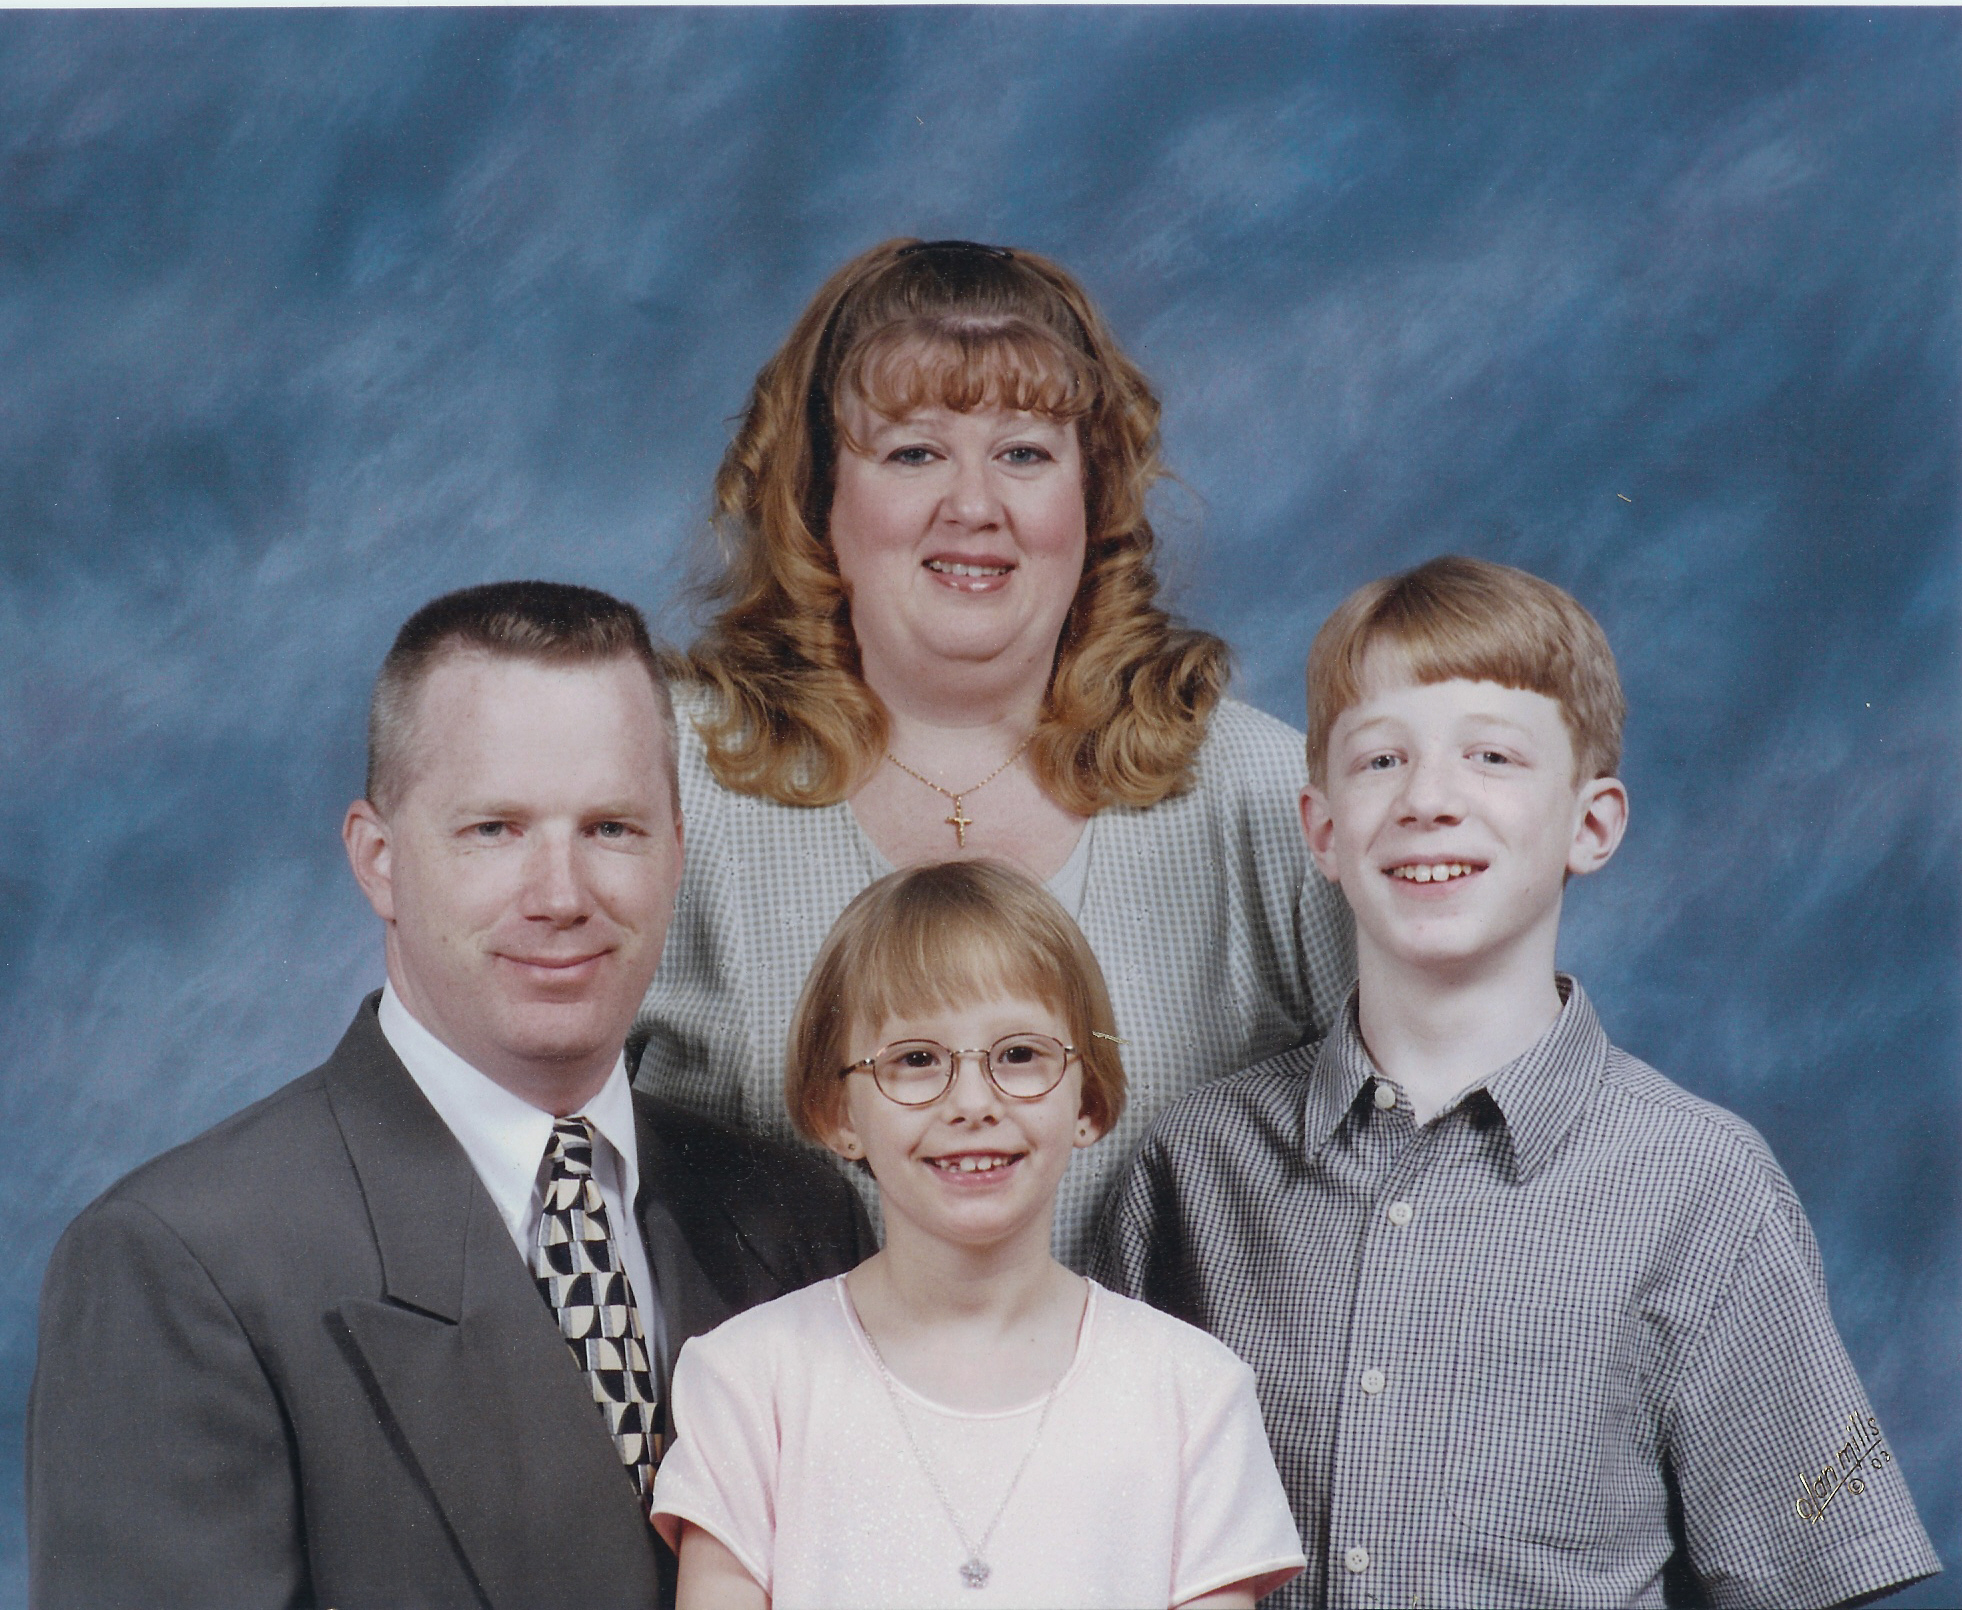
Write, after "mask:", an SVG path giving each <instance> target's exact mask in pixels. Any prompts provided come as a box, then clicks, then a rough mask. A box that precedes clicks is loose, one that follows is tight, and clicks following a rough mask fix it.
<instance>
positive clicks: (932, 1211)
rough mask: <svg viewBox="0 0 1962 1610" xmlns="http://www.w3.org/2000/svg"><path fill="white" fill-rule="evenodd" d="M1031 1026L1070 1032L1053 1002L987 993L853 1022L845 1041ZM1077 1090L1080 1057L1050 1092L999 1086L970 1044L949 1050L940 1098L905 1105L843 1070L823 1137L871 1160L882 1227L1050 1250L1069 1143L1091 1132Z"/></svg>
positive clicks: (959, 1039)
mask: <svg viewBox="0 0 1962 1610" xmlns="http://www.w3.org/2000/svg"><path fill="white" fill-rule="evenodd" d="M1030 1033H1033V1034H1046V1035H1048V1036H1050V1037H1051V1038H1052V1039H1056V1040H1060V1041H1062V1042H1064V1043H1065V1044H1068V1043H1069V1042H1070V1039H1071V1035H1070V1029H1069V1025H1068V1024H1067V1023H1066V1022H1065V1021H1064V1020H1063V1017H1062V1015H1061V1014H1060V1013H1059V1012H1058V1011H1057V1010H1056V1009H1055V1008H1054V1007H1051V1006H1045V1005H1043V1004H1042V1003H1040V1002H1038V1001H1034V1000H1030V999H1028V998H1026V997H1023V996H1016V995H996V996H990V997H987V998H985V999H981V1000H976V1001H972V1002H969V1003H966V1004H964V1005H962V1006H960V1007H950V1008H940V1009H935V1010H932V1011H928V1012H921V1013H917V1014H905V1015H901V1016H895V1017H890V1018H887V1019H886V1020H885V1021H884V1022H882V1023H879V1024H876V1025H870V1026H862V1029H861V1032H860V1033H858V1034H856V1035H855V1036H854V1038H853V1040H852V1042H851V1043H852V1045H853V1047H854V1049H856V1050H858V1051H859V1054H860V1055H862V1056H868V1057H869V1056H871V1055H872V1054H873V1053H874V1052H875V1051H877V1050H879V1049H880V1048H882V1047H884V1046H888V1045H891V1044H893V1043H894V1042H895V1041H899V1040H937V1041H939V1042H940V1044H942V1045H944V1046H947V1047H949V1048H951V1049H953V1050H957V1051H963V1052H966V1051H969V1050H970V1048H973V1047H980V1046H990V1045H993V1044H994V1043H995V1042H996V1041H997V1040H1000V1039H1002V1038H1004V1037H1005V1036H1009V1035H1016V1034H1030ZM1082 1091H1083V1070H1082V1065H1081V1062H1080V1060H1079V1059H1078V1058H1077V1057H1074V1056H1072V1057H1071V1058H1070V1059H1069V1066H1068V1068H1067V1069H1066V1071H1065V1072H1064V1074H1063V1079H1062V1082H1061V1083H1060V1084H1058V1085H1057V1086H1056V1088H1055V1089H1053V1090H1051V1091H1050V1092H1049V1093H1048V1094H1047V1095H1045V1096H1039V1097H1037V1098H1036V1099H1034V1100H1032V1101H1030V1100H1018V1099H1016V1098H1013V1097H1009V1096H1004V1095H1003V1094H1002V1093H1001V1092H1000V1091H999V1090H997V1089H996V1088H995V1086H994V1084H993V1082H992V1081H991V1080H990V1079H989V1078H988V1074H987V1070H986V1068H985V1066H984V1065H983V1058H982V1057H981V1056H980V1055H979V1054H978V1053H976V1054H970V1055H963V1056H961V1057H959V1058H957V1059H956V1069H955V1076H954V1081H953V1083H952V1085H951V1086H949V1088H948V1090H947V1092H946V1094H944V1095H943V1096H941V1097H940V1099H939V1100H938V1101H934V1102H931V1103H929V1104H927V1105H926V1106H923V1107H904V1106H901V1105H900V1104H899V1103H898V1102H896V1101H893V1100H891V1099H890V1098H888V1097H887V1096H886V1095H885V1094H884V1093H883V1092H882V1091H881V1090H880V1089H879V1086H878V1083H877V1081H875V1080H874V1078H873V1077H872V1073H871V1071H870V1069H868V1068H859V1069H857V1070H855V1071H853V1072H852V1073H849V1074H847V1075H846V1076H845V1101H844V1111H843V1114H842V1116H841V1118H840V1121H839V1124H838V1126H837V1129H836V1130H835V1131H834V1133H833V1134H832V1135H831V1136H830V1137H829V1139H830V1143H831V1146H832V1148H833V1150H835V1151H837V1152H838V1153H839V1154H840V1155H842V1156H845V1157H863V1158H864V1159H865V1160H866V1162H867V1163H868V1164H869V1165H870V1166H871V1169H872V1176H873V1178H874V1179H876V1180H877V1181H878V1182H879V1193H880V1199H881V1202H882V1205H883V1207H884V1211H885V1218H886V1224H887V1228H888V1234H889V1235H890V1234H892V1233H893V1232H895V1231H897V1232H898V1233H901V1234H904V1233H907V1232H908V1231H911V1232H915V1233H917V1234H919V1235H922V1236H924V1237H926V1238H928V1239H931V1240H935V1241H942V1242H947V1243H951V1244H956V1245H959V1246H962V1247H966V1248H975V1249H979V1248H984V1247H990V1246H995V1245H1000V1244H1004V1243H1007V1242H1012V1241H1015V1240H1017V1239H1020V1238H1022V1237H1028V1238H1030V1239H1031V1240H1032V1241H1033V1240H1038V1239H1039V1241H1040V1244H1041V1246H1042V1248H1043V1250H1044V1251H1047V1249H1048V1245H1049V1223H1050V1217H1051V1213H1052V1211H1053V1209H1054V1206H1055V1201H1056V1189H1057V1187H1058V1186H1059V1185H1060V1184H1061V1183H1062V1178H1063V1170H1064V1169H1065V1168H1066V1167H1067V1166H1068V1165H1069V1160H1070V1153H1071V1152H1072V1151H1073V1150H1074V1149H1075V1148H1077V1147H1079V1146H1089V1145H1091V1144H1093V1143H1094V1142H1095V1141H1096V1140H1097V1139H1098V1135H1099V1131H1098V1130H1097V1128H1096V1127H1095V1125H1093V1124H1092V1123H1091V1122H1090V1121H1089V1120H1088V1119H1086V1118H1084V1117H1083V1116H1082V1112H1081V1098H1082Z"/></svg>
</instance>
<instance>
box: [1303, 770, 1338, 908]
mask: <svg viewBox="0 0 1962 1610" xmlns="http://www.w3.org/2000/svg"><path fill="white" fill-rule="evenodd" d="M1301 833H1302V837H1304V838H1305V839H1307V841H1308V853H1309V854H1310V855H1312V856H1313V857H1314V858H1315V865H1316V866H1318V867H1320V868H1321V869H1322V876H1323V877H1325V878H1327V879H1328V881H1329V882H1330V883H1337V884H1339V883H1340V882H1341V881H1342V879H1341V877H1340V875H1339V874H1338V873H1337V872H1336V869H1335V850H1334V844H1335V818H1334V817H1332V816H1330V815H1329V813H1328V801H1327V800H1326V799H1324V798H1323V797H1322V793H1321V790H1319V789H1318V788H1316V787H1315V785H1314V784H1313V783H1310V784H1309V785H1308V786H1307V787H1306V788H1304V789H1302V791H1301Z"/></svg>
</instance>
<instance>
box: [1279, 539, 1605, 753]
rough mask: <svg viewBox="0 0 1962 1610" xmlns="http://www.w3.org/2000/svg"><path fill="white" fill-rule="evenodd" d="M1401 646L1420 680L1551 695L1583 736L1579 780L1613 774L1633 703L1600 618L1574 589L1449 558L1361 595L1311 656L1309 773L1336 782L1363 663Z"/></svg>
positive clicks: (1327, 626)
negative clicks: (1333, 762)
mask: <svg viewBox="0 0 1962 1610" xmlns="http://www.w3.org/2000/svg"><path fill="white" fill-rule="evenodd" d="M1378 644H1382V645H1386V646H1388V647H1389V648H1391V649H1393V650H1394V651H1395V652H1396V653H1397V654H1398V655H1399V656H1400V657H1401V658H1402V661H1403V665H1404V669H1405V671H1406V673H1407V674H1408V676H1409V678H1410V680H1411V681H1412V682H1415V683H1417V684H1418V685H1419V686H1428V685H1430V684H1433V683H1438V682H1450V681H1455V680H1458V679H1460V678H1462V679H1463V680H1464V681H1467V682H1495V683H1497V684H1498V685H1499V686H1500V687H1506V688H1520V689H1523V690H1525V691H1526V692H1528V693H1538V694H1543V695H1545V696H1546V697H1547V698H1549V699H1552V700H1554V701H1555V702H1556V703H1557V704H1558V705H1559V706H1560V713H1561V717H1562V719H1563V720H1564V721H1565V722H1566V726H1567V733H1568V736H1569V737H1570V738H1571V739H1572V741H1573V749H1574V770H1575V781H1576V782H1584V781H1590V780H1592V779H1593V778H1596V777H1612V776H1613V775H1614V773H1615V770H1616V768H1617V767H1618V766H1619V765H1620V764H1621V732H1622V724H1623V721H1624V719H1625V716H1626V713H1627V708H1626V703H1625V701H1624V698H1623V695H1622V691H1621V677H1620V673H1619V672H1618V671H1617V670H1616V668H1615V658H1614V652H1613V651H1612V650H1611V649H1610V648H1609V647H1608V639H1607V636H1606V634H1605V633H1604V632H1603V631H1602V630H1601V627H1600V623H1599V622H1597V621H1596V620H1595V619H1594V617H1593V616H1592V615H1590V614H1589V613H1588V612H1587V610H1586V609H1585V608H1583V607H1582V605H1581V604H1580V603H1579V602H1578V601H1577V600H1576V599H1575V598H1574V597H1573V596H1572V595H1571V594H1569V593H1567V592H1566V591H1564V590H1563V589H1561V588H1559V587H1556V586H1555V585H1554V584H1553V583H1552V582H1550V581H1544V580H1542V579H1541V578H1540V577H1538V576H1534V575H1531V574H1529V573H1528V572H1526V571H1523V570H1515V569H1514V568H1513V567H1512V566H1510V565H1499V564H1493V563H1491V562H1490V561H1488V560H1482V559H1466V558H1463V557H1460V556H1458V555H1455V554H1446V555H1443V556H1442V557H1440V558H1437V559H1433V560H1430V561H1429V562H1428V563H1426V564H1422V565H1419V566H1418V567H1417V568H1416V569H1415V570H1412V571H1408V572H1406V573H1404V574H1403V575H1400V576H1389V577H1385V578H1383V579H1382V580H1379V581H1372V582H1369V583H1367V584H1366V585H1364V586H1362V587H1359V588H1357V589H1356V591H1355V592H1353V593H1351V594H1350V595H1349V596H1348V597H1347V598H1346V599H1344V600H1343V601H1342V603H1341V604H1340V605H1339V606H1338V607H1337V608H1336V611H1335V613H1334V614H1332V615H1330V616H1329V618H1328V619H1327V621H1325V622H1324V623H1323V625H1322V629H1321V630H1320V631H1319V632H1317V633H1316V634H1315V641H1314V645H1313V646H1312V647H1311V648H1310V649H1309V651H1308V775H1309V779H1310V781H1312V782H1314V783H1315V784H1316V785H1317V786H1321V785H1323V784H1325V783H1326V781H1327V769H1328V743H1329V738H1330V736H1331V735H1332V734H1333V732H1334V730H1335V723H1336V721H1337V720H1339V719H1340V717H1341V715H1342V712H1343V711H1345V710H1347V709H1349V708H1350V707H1351V706H1352V705H1354V704H1356V703H1357V702H1358V701H1360V700H1361V698H1362V696H1363V686H1364V681H1365V677H1364V670H1365V664H1366V661H1367V659H1368V656H1369V651H1370V650H1371V649H1372V648H1374V647H1376V646H1377V645H1378Z"/></svg>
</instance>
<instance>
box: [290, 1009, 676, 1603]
mask: <svg viewBox="0 0 1962 1610" xmlns="http://www.w3.org/2000/svg"><path fill="white" fill-rule="evenodd" d="M326 1078H327V1088H328V1095H329V1099H330V1101H331V1102H332V1104H333V1108H334V1113H335V1116H336V1118H337V1119H338V1121H339V1123H340V1126H341V1132H342V1134H343V1136H344V1137H345V1139H346V1142H347V1149H348V1155H349V1157H350V1159H351V1160H352V1161H353V1164H354V1169H355V1173H356V1174H357V1175H358V1176H359V1178H360V1181H361V1188H362V1192H363V1194H364V1196H365V1197H366V1199H367V1204H368V1213H369V1218H370V1222H371V1223H372V1225H373V1227H374V1233H375V1242H376V1245H377V1247H378V1248H379V1250H380V1253H381V1261H382V1269H383V1276H384V1285H385V1296H384V1298H383V1300H381V1301H379V1302H375V1301H371V1300H367V1299H352V1300H349V1301H347V1302H344V1303H343V1304H342V1305H341V1307H340V1310H339V1319H340V1323H341V1324H342V1325H343V1326H344V1327H345V1331H346V1335H347V1337H348V1341H349V1344H350V1346H351V1347H352V1348H353V1350H354V1351H355V1352H356V1353H357V1354H358V1355H359V1358H360V1360H361V1362H362V1364H363V1366H364V1367H365V1372H366V1374H367V1376H368V1378H369V1380H370V1382H371V1383H372V1386H373V1389H374V1391H375V1393H376V1395H377V1396H378V1398H379V1400H380V1402H379V1404H378V1407H380V1408H382V1409H383V1410H384V1412H385V1413H386V1414H387V1416H388V1417H389V1418H390V1419H392V1420H393V1422H394V1423H395V1425H396V1427H397V1428H398V1429H399V1431H400V1432H401V1437H402V1441H403V1443H404V1444H405V1445H406V1447H407V1451H408V1453H409V1455H410V1456H411V1458H412V1459H413V1460H414V1462H415V1464H416V1466H417V1468H418V1469H419V1470H420V1471H421V1473H422V1477H423V1479H424V1481H425V1482H426V1483H427V1484H428V1487H429V1489H430V1491H431V1493H432V1494H433V1496H434V1498H435V1500H436V1503H437V1505H438V1506H439V1507H440V1508H441V1510H442V1512H443V1516H444V1518H445V1520H446V1521H447V1522H448V1524H449V1528H450V1532H451V1535H452V1537H453V1538H454V1539H455V1541H456V1544H457V1547H458V1548H459V1550H460V1551H461V1553H462V1554H463V1556H464V1558H465V1559H466V1560H467V1562H468V1564H469V1568H470V1570H471V1573H472V1574H473V1575H474V1576H475V1578H476V1580H477V1583H478V1585H479V1588H480V1590H481V1592H482V1593H483V1596H484V1598H485V1599H486V1600H487V1601H488V1602H489V1603H490V1604H491V1605H493V1606H497V1607H500V1610H502V1607H506V1606H508V1607H510V1610H526V1607H529V1606H535V1605H540V1604H547V1603H558V1602H563V1603H578V1604H590V1605H610V1604H625V1603H639V1604H652V1603H653V1602H654V1595H655V1587H654V1549H653V1544H652V1532H651V1529H650V1528H649V1526H648V1525H647V1522H646V1521H645V1519H643V1518H642V1516H641V1514H640V1510H639V1506H638V1505H637V1504H636V1502H635V1501H634V1496H633V1491H632V1488H631V1487H630V1485H629V1483H628V1481H627V1478H626V1476H625V1475H624V1474H623V1472H622V1471H621V1469H620V1464H619V1459H618V1456H617V1455H616V1454H615V1452H614V1449H613V1444H612V1441H611V1439H610V1438H609V1437H608V1436H607V1435H606V1431H605V1426H604V1422H603V1421H602V1419H601V1417H600V1414H599V1411H598V1410H597V1409H596V1408H595V1407H594V1405H593V1401H592V1397H591V1394H590V1392H589V1390H588V1388H587V1385H586V1381H585V1379H584V1377H583V1376H582V1375H581V1374H580V1372H579V1369H578V1367H577V1365H576V1364H575V1363H574V1362H573V1359H572V1356H571V1354H570V1352H569V1351H568V1350H567V1348H566V1346H565V1343H564V1342H563V1341H562V1340H561V1339H560V1337H559V1334H558V1331H557V1329H556V1327H555V1326H554V1325H553V1324H552V1320H551V1316H550V1314H549V1313H548V1312H547V1310H546V1308H545V1305H544V1304H543V1303H542V1302H540V1301H539V1298H538V1292H537V1289H536V1287H535V1286H534V1285H533V1284H532V1280H531V1275H530V1272H529V1271H528V1270H527V1269H526V1268H525V1267H524V1264H523V1261H522V1260H521V1259H520V1258H519V1256H518V1253H517V1249H516V1248H514V1247H513V1246H512V1244H511V1237H510V1234H509V1232H508V1231H507V1230H506V1229H505V1226H504V1223H503V1221H502V1220H501V1219H500V1218H499V1217H498V1213H497V1209H496V1208H495V1207H494V1206H493V1204H492V1203H491V1200H490V1197H489V1195H488V1194H487V1193H486V1192H485V1190H484V1188H483V1186H482V1185H481V1183H479V1181H478V1179H477V1175H476V1171H475V1170H474V1169H473V1168H472V1167H471V1165H470V1160H469V1158H468V1157H467V1156H466V1155H465V1154H464V1151H463V1148H462V1147H461V1146H460V1145H458V1144H457V1141H456V1139H455V1137H454V1136H452V1135H451V1134H450V1132H449V1130H448V1129H447V1128H446V1127H445V1126H444V1124H443V1121H442V1120H441V1119H440V1118H439V1117H437V1115H436V1113H435V1111H434V1109H433V1108H431V1107H430V1106H429V1104H428V1103H427V1102H426V1101H425V1100H424V1099H423V1097H422V1093H421V1092H420V1091H419V1090H417V1089H416V1087H415V1083H414V1081H413V1080H412V1079H410V1077H409V1075H408V1073H407V1071H406V1070H405V1069H404V1068H403V1067H402V1065H401V1063H400V1062H399V1061H398V1060H397V1059H396V1057H395V1055H394V1053H393V1052H392V1051H391V1050H390V1049H389V1047H388V1043H387V1041H386V1040H385V1039H384V1038H383V1036H382V1034H381V1030H380V1027H379V1025H378V1024H377V1023H376V1022H375V1018H374V1008H373V1005H372V1003H368V1004H366V1005H364V1006H363V1008H362V1011H361V1013H360V1015H359V1016H358V1017H357V1019H356V1025H355V1029H354V1030H353V1031H351V1032H350V1033H349V1035H348V1037H347V1039H346V1040H345V1041H343V1043H342V1047H341V1050H340V1051H339V1052H337V1053H336V1055H335V1058H334V1060H333V1061H332V1062H330V1063H329V1064H328V1066H327V1069H326Z"/></svg>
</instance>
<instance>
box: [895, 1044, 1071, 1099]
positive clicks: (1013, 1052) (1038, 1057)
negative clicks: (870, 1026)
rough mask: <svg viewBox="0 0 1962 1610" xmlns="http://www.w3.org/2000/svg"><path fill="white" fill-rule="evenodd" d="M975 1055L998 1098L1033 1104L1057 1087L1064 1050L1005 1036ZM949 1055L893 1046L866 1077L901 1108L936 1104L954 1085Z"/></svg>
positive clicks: (937, 1049)
mask: <svg viewBox="0 0 1962 1610" xmlns="http://www.w3.org/2000/svg"><path fill="white" fill-rule="evenodd" d="M961 1054H962V1055H964V1056H974V1055H978V1056H980V1057H981V1058H982V1064H983V1067H984V1068H985V1069H986V1071H987V1074H988V1077H989V1078H990V1079H992V1080H993V1081H994V1085H995V1088H996V1089H997V1090H999V1091H1000V1092H1001V1093H1002V1094H1003V1095H1004V1096H1010V1097H1013V1098H1014V1099H1016V1100H1018V1101H1033V1100H1035V1099H1036V1098H1037V1097H1038V1096H1046V1095H1048V1094H1049V1092H1050V1091H1052V1090H1054V1089H1055V1088H1056V1086H1057V1085H1059V1084H1061V1083H1062V1082H1063V1071H1064V1069H1065V1068H1067V1067H1068V1066H1069V1048H1068V1047H1067V1046H1065V1045H1064V1044H1063V1042H1062V1041H1061V1040H1056V1039H1052V1038H1051V1037H1050V1036H1049V1035H1047V1034H1005V1035H1003V1036H1002V1037H1001V1038H1000V1039H999V1040H997V1041H995V1043H994V1044H993V1045H991V1046H989V1047H988V1048H987V1049H986V1050H985V1051H980V1052H962V1053H961ZM954 1056H955V1053H954V1052H952V1051H950V1050H949V1049H948V1048H947V1047H946V1046H944V1045H942V1044H941V1043H940V1042H939V1041H938V1040H898V1041H895V1042H894V1043H893V1044H891V1045H889V1046H887V1047H886V1048H885V1049H884V1050H882V1051H880V1052H879V1054H878V1055H877V1056H875V1057H874V1058H873V1059H872V1077H873V1078H874V1079H876V1080H877V1081H878V1083H879V1088H880V1090H882V1091H883V1092H884V1093H885V1094H886V1095H887V1096H889V1097H890V1098H891V1099H892V1100H894V1101H896V1102H899V1103H900V1104H901V1105H902V1106H906V1107H923V1106H925V1105H926V1104H927V1103H928V1102H930V1101H938V1100H939V1099H940V1097H941V1096H942V1095H943V1094H945V1092H946V1090H947V1087H948V1086H949V1085H951V1084H952V1083H953V1082H954Z"/></svg>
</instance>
